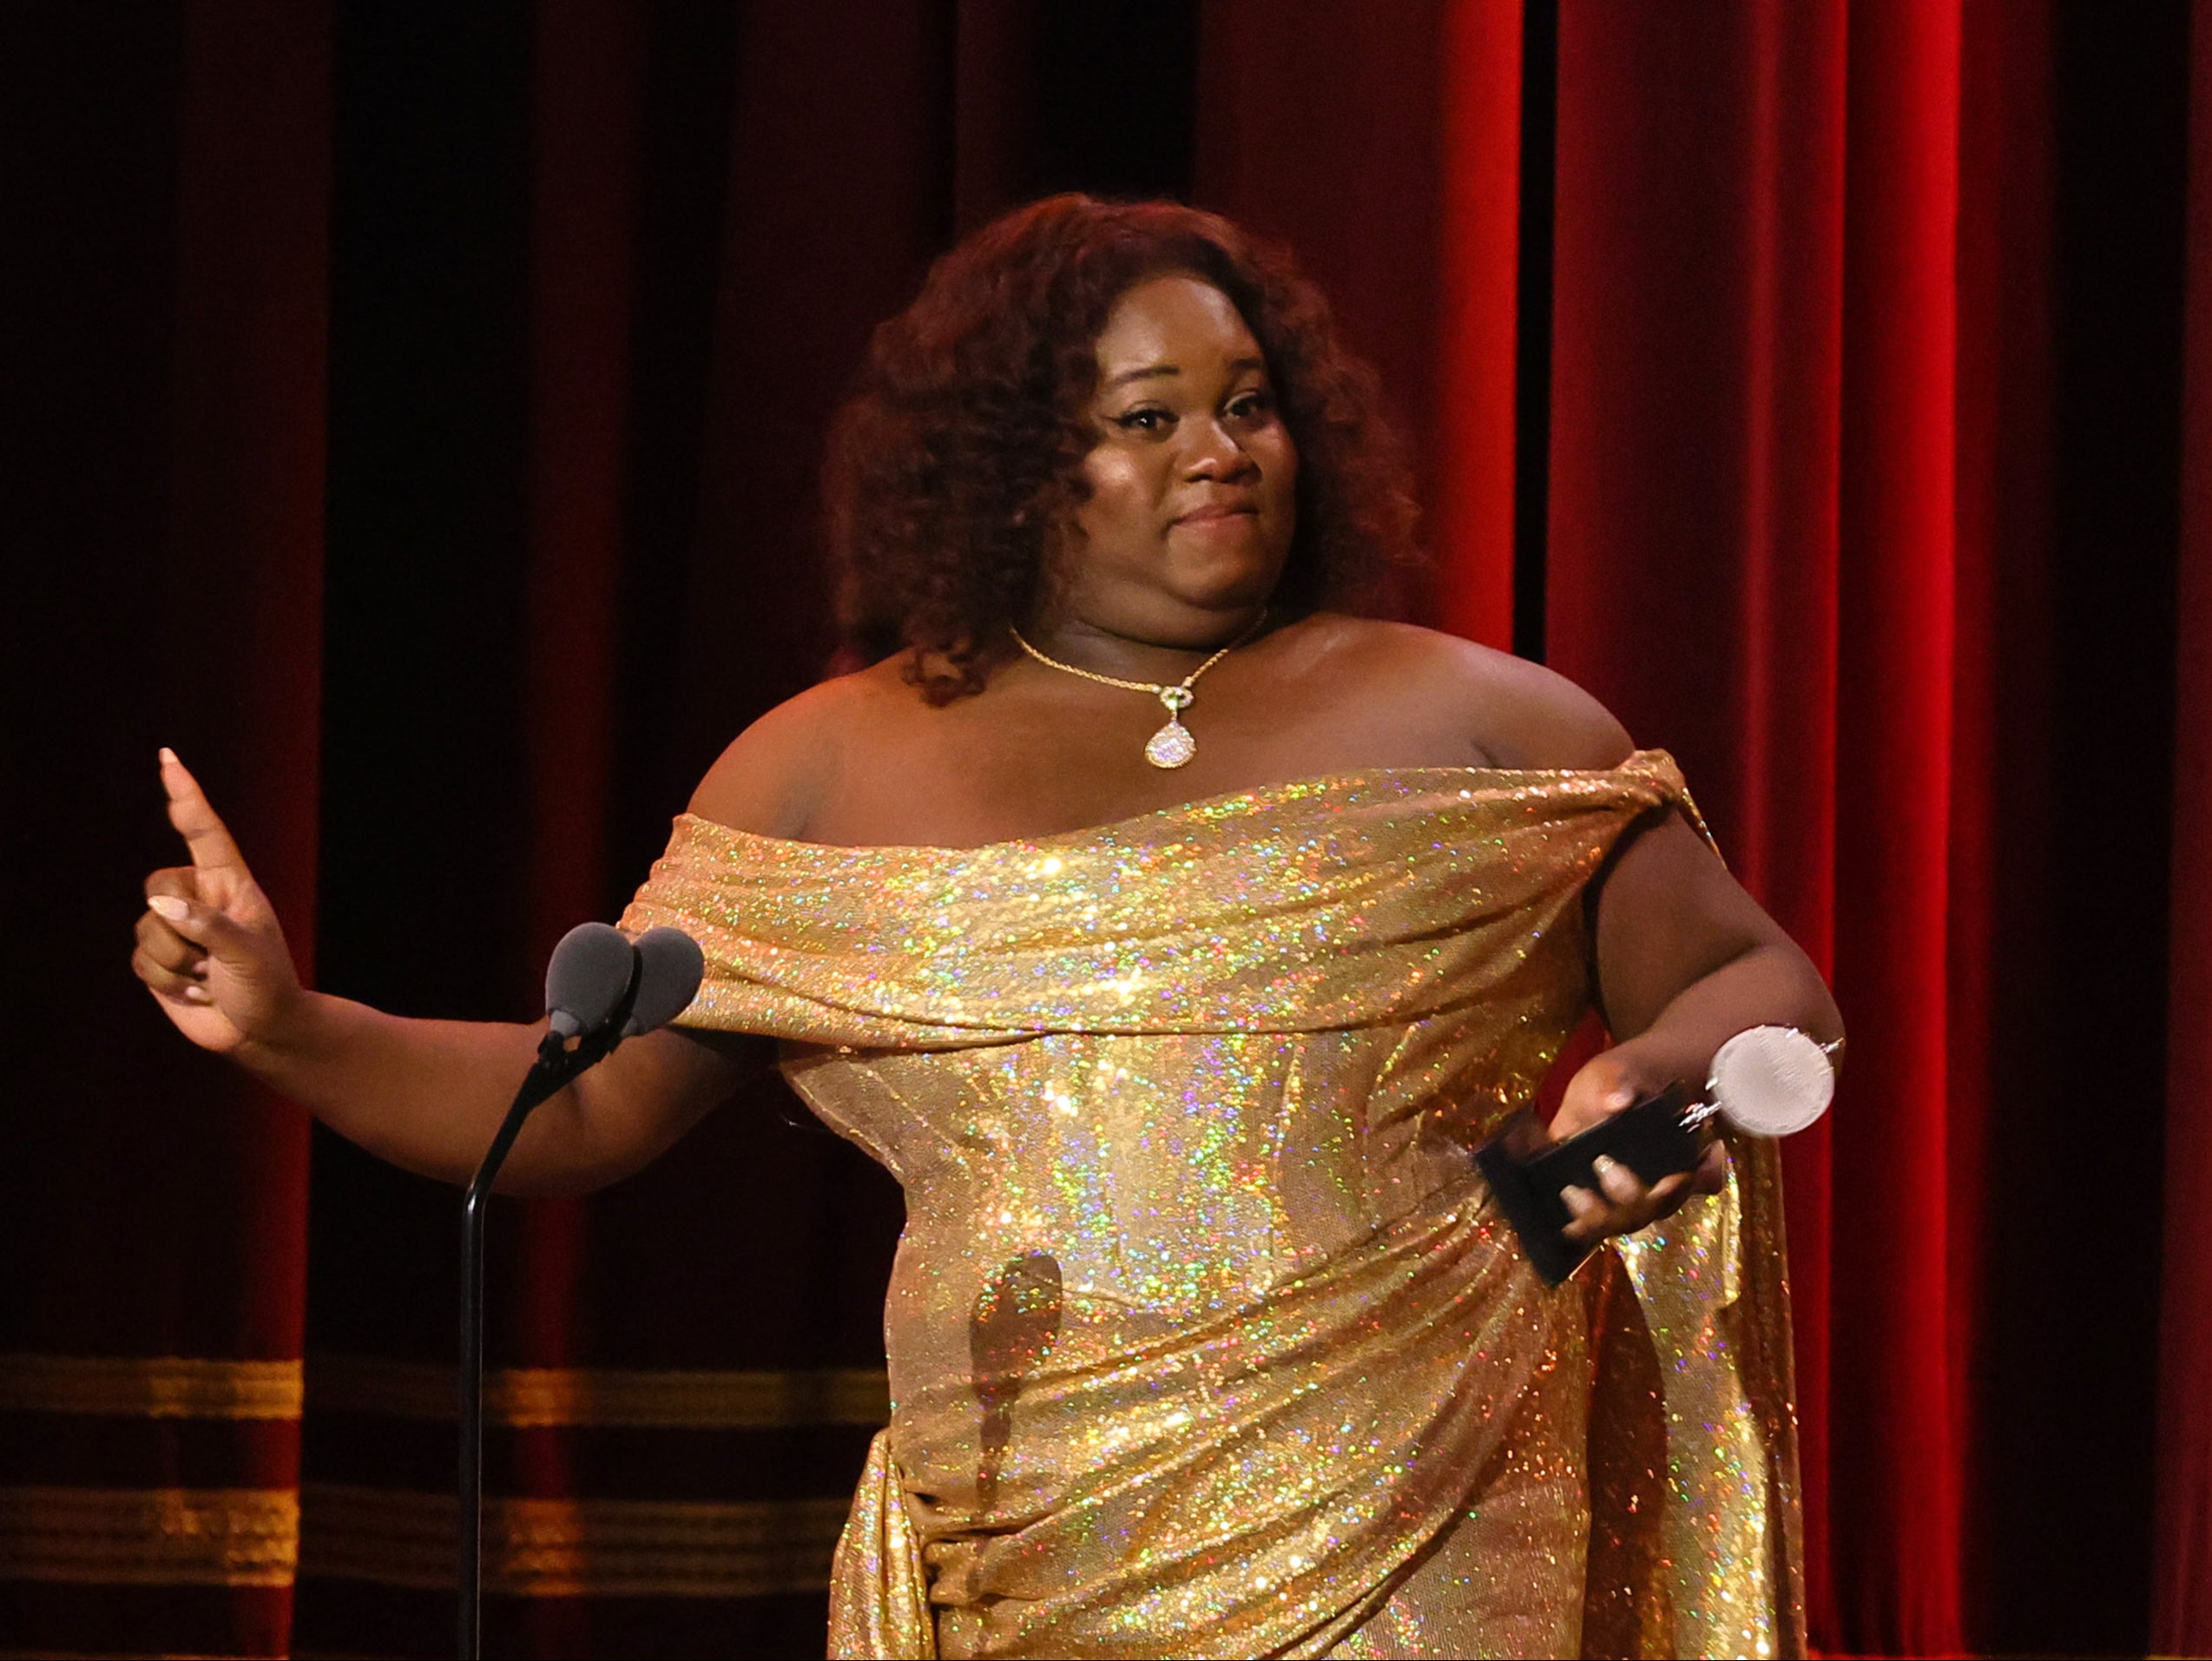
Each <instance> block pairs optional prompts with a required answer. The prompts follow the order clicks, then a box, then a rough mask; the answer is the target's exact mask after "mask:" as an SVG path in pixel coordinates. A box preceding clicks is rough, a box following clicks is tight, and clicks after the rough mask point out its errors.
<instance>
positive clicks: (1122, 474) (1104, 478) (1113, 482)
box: [1076, 448, 1157, 542]
mask: <svg viewBox="0 0 2212 1661" xmlns="http://www.w3.org/2000/svg"><path fill="white" fill-rule="evenodd" d="M1083 483H1085V484H1088V485H1090V500H1089V501H1088V502H1086V503H1084V504H1083V506H1082V507H1081V508H1079V509H1077V510H1076V523H1077V524H1080V525H1082V526H1083V532H1084V534H1085V535H1086V536H1088V537H1090V538H1091V540H1092V541H1094V542H1099V541H1109V542H1110V541H1113V540H1115V539H1116V538H1117V537H1123V536H1126V535H1128V534H1129V532H1130V531H1133V530H1136V529H1139V528H1142V529H1145V530H1151V529H1154V528H1155V527H1154V525H1153V518H1154V515H1153V512H1152V508H1153V504H1154V498H1155V496H1156V494H1157V492H1156V491H1155V489H1154V487H1153V483H1152V480H1151V478H1150V477H1149V473H1148V471H1147V470H1146V468H1145V467H1144V465H1142V460H1141V459H1140V458H1137V457H1136V456H1133V455H1131V454H1129V452H1127V451H1122V450H1116V449H1111V448H1108V449H1100V450H1094V451H1093V452H1091V453H1090V455H1089V456H1087V457H1085V458H1084V459H1083Z"/></svg>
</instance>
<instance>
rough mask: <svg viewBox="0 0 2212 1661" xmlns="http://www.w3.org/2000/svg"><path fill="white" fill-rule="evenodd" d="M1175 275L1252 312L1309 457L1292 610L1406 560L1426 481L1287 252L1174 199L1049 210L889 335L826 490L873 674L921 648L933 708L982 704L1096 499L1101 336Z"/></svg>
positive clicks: (927, 291)
mask: <svg viewBox="0 0 2212 1661" xmlns="http://www.w3.org/2000/svg"><path fill="white" fill-rule="evenodd" d="M1167 272H1187V273H1188V274H1191V275H1193V276H1195V277H1197V278H1199V279H1201V280H1203V281H1206V282H1208V283H1211V284H1212V285H1213V286H1214V287H1217V288H1219V289H1220V290H1221V292H1222V293H1225V294H1227V295H1228V298H1229V300H1231V302H1232V303H1233V304H1234V305H1235V306H1236V308H1237V310H1238V311H1239V312H1240V313H1242V314H1243V317H1244V320H1245V325H1246V326H1247V327H1248V328H1249V329H1250V330H1251V331H1252V333H1253V337H1254V339H1256V340H1258V341H1259V343H1260V348H1261V351H1262V352H1263V353H1266V355H1267V367H1268V372H1269V374H1270V376H1271V378H1272V379H1273V380H1274V388H1275V395H1276V402H1277V405H1278V407H1279V408H1280V411H1281V412H1282V419H1283V422H1284V425H1286V426H1287V428H1288V429H1289V432H1290V436H1291V438H1292V440H1293V441H1294V443H1295V444H1296V445H1297V446H1298V451H1299V470H1298V529H1297V532H1296V535H1295V537H1294V540H1293V542H1292V545H1291V549H1290V556H1289V559H1288V562H1287V564H1286V565H1285V567H1284V570H1283V577H1282V582H1281V583H1280V587H1279V588H1278V590H1277V591H1276V602H1275V610H1276V613H1277V615H1279V616H1282V615H1295V614H1298V613H1300V612H1304V611H1309V610H1313V609H1315V608H1317V607H1320V606H1322V605H1326V604H1345V603H1357V602H1358V601H1359V599H1361V598H1363V597H1366V594H1367V592H1368V590H1369V589H1370V588H1371V587H1372V585H1373V580H1374V579H1375V577H1377V576H1378V575H1379V571H1380V570H1382V569H1384V568H1386V567H1388V566H1390V565H1392V564H1405V563H1408V562H1410V561H1411V559H1412V557H1413V550H1412V532H1413V522H1414V517H1415V511H1414V507H1413V500H1412V491H1411V487H1410V480H1409V476H1408V473H1407V470H1406V463H1405V459H1404V454H1403V452H1402V450H1401V448H1400V446H1399V443H1398V441H1397V438H1396V437H1395V435H1394V434H1393V433H1392V432H1391V430H1390V428H1389V426H1388V425H1387V424H1386V421H1385V420H1384V419H1383V418H1382V416H1381V413H1380V412H1379V408H1378V398H1377V392H1376V386H1375V379H1374V376H1373V372H1371V371H1370V370H1369V369H1368V368H1367V366H1366V365H1365V364H1364V363H1362V362H1360V361H1359V359H1357V358H1355V357H1353V355H1352V353H1350V352H1348V351H1347V350H1346V348H1345V346H1344V345H1343V344H1342V342H1341V341H1340V340H1339V339H1338V338H1337V333H1336V329H1335V326H1334V325H1333V322H1332V321H1331V320H1330V317H1329V309H1328V304H1327V301H1326V300H1323V299H1322V297H1321V293H1320V290H1319V289H1317V288H1316V287H1314V286H1313V284H1312V283H1310V282H1308V281H1307V280H1306V279H1305V278H1303V277H1301V276H1300V274H1298V270H1297V267H1295V266H1294V264H1293V263H1292V261H1291V260H1290V258H1289V256H1288V254H1286V253H1285V252H1283V251H1282V250H1281V249H1280V248H1276V247H1270V246H1268V245H1267V244H1265V243H1263V242H1261V241H1258V240H1257V239H1255V238H1254V237H1252V236H1250V235H1248V234H1246V233H1245V232H1244V231H1242V230H1241V229H1239V228H1238V227H1236V226H1234V225H1233V224H1231V223H1230V222H1229V221H1228V220H1225V219H1222V218H1221V217H1220V216H1219V215H1217V214H1208V213H1201V212H1200V211H1199V210H1198V209H1196V208H1185V207H1182V206H1181V205H1179V204H1177V203H1174V202H1160V201H1147V202H1120V203H1116V202H1103V201H1096V200H1094V199H1093V198H1091V197H1089V196H1082V195H1063V196H1052V197H1048V198H1047V199H1045V200H1044V201H1039V202H1034V203H1032V204H1030V206H1029V207H1027V208H1021V209H1019V210H1018V211H1017V212H1015V213H1012V214H1008V215H1007V216H1006V217H1004V219H1001V220H999V221H997V222H996V223H994V224H991V225H989V226H986V227H984V229H982V230H981V231H978V232H977V233H976V234H974V235H973V236H971V237H970V238H969V239H968V240H967V241H964V242H963V243H961V244H960V245H959V246H958V247H956V248H954V249H953V250H952V251H951V253H949V254H945V256H944V257H943V258H942V259H940V260H938V262H937V263H936V265H935V266H934V267H932V268H931V271H930V274H929V277H928V279H927V280H926V281H925V282H924V283H923V285H922V292H921V293H920V294H919V295H918V297H917V298H916V299H915V300H914V302H913V304H912V305H911V306H908V307H907V308H906V309H905V311H904V312H901V313H899V315H898V316H897V317H894V318H892V320H890V321H888V322H886V323H885V324H884V325H882V326H880V327H879V328H878V329H877V330H876V333H875V338H874V340H873V342H872V346H871V348H870V350H869V353H868V359H867V363H866V367H865V368H864V369H863V371H862V372H861V377H860V384H859V390H858V392H857V393H856V395H855V396H854V397H853V399H852V401H851V402H850V403H848V404H847V405H846V406H845V408H844V410H843V411H842V412H840V414H839V417H838V420H837V423H836V425H835V427H834V429H833V433H832V437H831V442H830V451H829V462H828V467H827V470H826V481H825V483H826V498H827V507H828V522H829V535H830V544H831V551H832V554H833V557H834V560H835V562H836V565H837V569H838V573H839V622H840V623H841V624H842V626H843V628H844V630H845V634H846V642H847V644H848V646H850V647H851V648H852V649H854V650H856V651H858V652H859V653H861V654H863V655H865V656H866V657H867V658H869V659H870V660H874V659H877V658H880V657H884V656H889V655H890V654H891V653H892V652H895V651H898V650H899V649H902V648H912V649H915V652H914V660H913V664H912V667H911V668H910V670H909V674H910V676H912V679H914V680H915V681H916V682H918V684H920V685H921V686H922V687H923V688H924V689H925V691H927V692H928V693H929V695H930V696H931V698H932V701H934V702H945V700H947V699H950V698H952V697H957V696H958V695H961V694H962V693H965V692H975V691H979V690H981V689H982V687H983V683H984V674H985V671H986V665H987V663H988V661H989V659H988V656H987V654H988V653H989V652H990V651H991V649H992V648H993V647H995V646H996V645H997V643H999V642H1000V641H1001V640H1002V639H1003V638H1004V631H1005V629H1006V627H1007V625H1009V624H1010V623H1019V621H1020V620H1021V619H1022V617H1023V616H1025V615H1026V614H1027V613H1028V611H1029V610H1030V606H1031V604H1032V603H1033V602H1034V601H1035V599H1036V596H1037V583H1038V581H1039V578H1040V576H1041V573H1042V571H1043V564H1044V559H1045V554H1046V551H1047V549H1048V548H1049V546H1050V543H1051V538H1052V536H1053V534H1054V532H1055V531H1057V529H1058V528H1059V527H1062V526H1064V525H1066V524H1069V523H1070V519H1071V517H1072V515H1073V511H1074V510H1075V508H1076V506H1077V505H1078V504H1080V503H1081V502H1082V501H1083V498H1084V495H1085V493H1086V486H1085V485H1084V484H1083V478H1082V475H1081V472H1080V471H1079V470H1080V467H1081V464H1082V462H1083V457H1084V456H1085V455H1086V454H1087V453H1088V452H1090V449H1091V447H1092V446H1093V445H1095V444H1096V442H1097V435H1096V428H1095V425H1094V423H1093V421H1092V419H1091V416H1090V403H1091V399H1092V397H1093V395H1094V393H1095V392H1096V381H1097V359H1096V353H1095V346H1096V340H1097V339H1098V336H1099V335H1100V333H1103V330H1104V328H1105V326H1106V320H1107V317H1108V315H1109V313H1110V312H1111V311H1112V310H1113V306H1114V303H1115V301H1116V300H1118V299H1119V298H1120V297H1121V296H1122V293H1125V292H1126V291H1127V290H1128V289H1129V287H1131V286H1132V285H1134V284H1136V283H1138V282H1141V281H1142V280H1145V279H1146V278H1148V277H1153V276H1157V275H1160V274H1163V273H1167Z"/></svg>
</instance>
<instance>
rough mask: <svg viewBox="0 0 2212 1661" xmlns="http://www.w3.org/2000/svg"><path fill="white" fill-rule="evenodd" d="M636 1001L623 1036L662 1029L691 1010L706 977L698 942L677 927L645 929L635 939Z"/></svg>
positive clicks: (703, 955)
mask: <svg viewBox="0 0 2212 1661" xmlns="http://www.w3.org/2000/svg"><path fill="white" fill-rule="evenodd" d="M637 959H638V972H637V998H636V1001H635V1002H634V1003H633V1004H632V1005H630V1015H629V1020H628V1021H626V1022H624V1023H623V1024H622V1036H623V1037H624V1038H635V1037H636V1036H637V1035H638V1034H639V1033H641V1032H651V1031H653V1029H654V1028H655V1027H656V1026H665V1025H668V1023H669V1022H670V1021H673V1020H674V1019H675V1018H676V1017H677V1016H679V1015H681V1014H682V1013H683V1012H684V1011H685V1010H687V1009H688V1008H690V1007H691V1000H692V999H695V998H696V997H697V996H699V983H700V982H701V980H703V979H706V978H707V957H706V954H705V953H704V952H701V951H700V949H699V942H698V941H696V940H695V939H692V938H691V936H689V935H688V934H687V933H684V932H683V931H682V930H681V929H680V928H648V929H647V930H646V931H645V933H642V934H641V935H639V936H638V937H637Z"/></svg>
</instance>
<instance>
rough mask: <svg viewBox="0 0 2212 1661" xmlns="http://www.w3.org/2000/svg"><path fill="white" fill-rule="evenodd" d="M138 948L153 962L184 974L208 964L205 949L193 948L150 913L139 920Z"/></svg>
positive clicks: (155, 914)
mask: <svg viewBox="0 0 2212 1661" xmlns="http://www.w3.org/2000/svg"><path fill="white" fill-rule="evenodd" d="M138 949H139V950H140V951H141V952H144V953H145V954H146V956H147V958H148V959H149V960H150V961H152V962H155V963H158V964H160V965H161V967H163V968H164V969H174V971H176V972H177V973H179V974H181V975H189V974H194V973H196V972H198V971H199V970H200V969H201V968H202V967H204V966H205V965H206V964H207V951H206V948H204V947H202V946H194V945H193V943H192V942H191V941H189V940H188V939H185V938H184V936H183V935H181V934H180V933H177V932H176V931H175V930H174V929H173V928H171V927H170V926H168V923H166V922H164V921H163V920H162V919H161V917H160V915H159V914H158V913H154V912H151V911H148V912H145V913H141V915H140V917H139V919H138Z"/></svg>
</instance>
